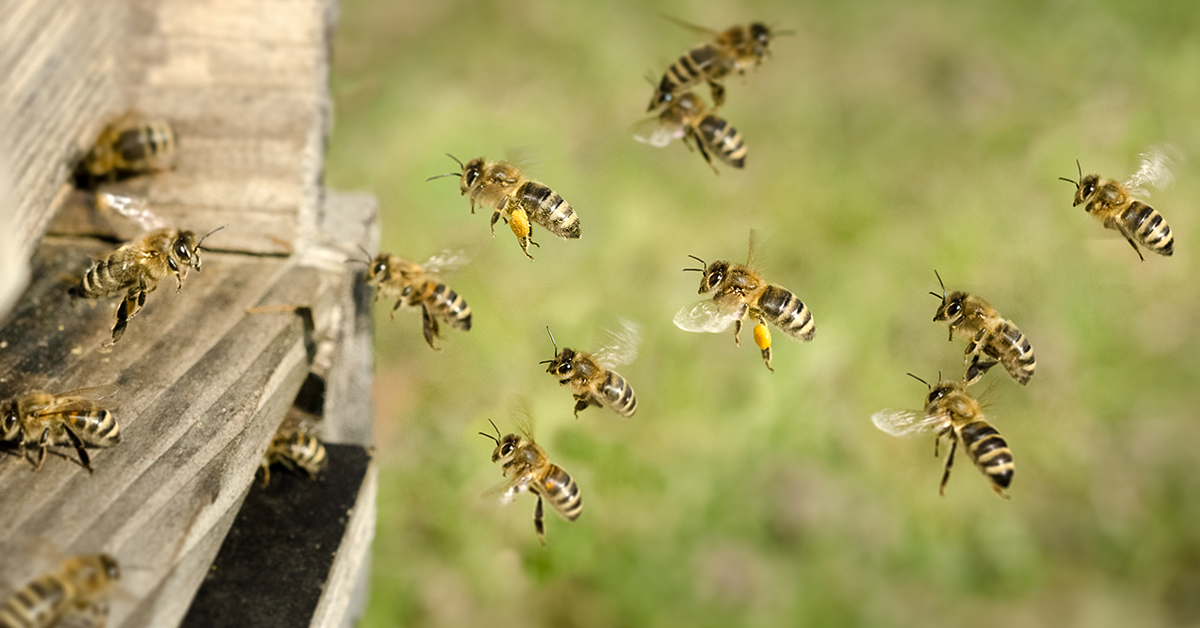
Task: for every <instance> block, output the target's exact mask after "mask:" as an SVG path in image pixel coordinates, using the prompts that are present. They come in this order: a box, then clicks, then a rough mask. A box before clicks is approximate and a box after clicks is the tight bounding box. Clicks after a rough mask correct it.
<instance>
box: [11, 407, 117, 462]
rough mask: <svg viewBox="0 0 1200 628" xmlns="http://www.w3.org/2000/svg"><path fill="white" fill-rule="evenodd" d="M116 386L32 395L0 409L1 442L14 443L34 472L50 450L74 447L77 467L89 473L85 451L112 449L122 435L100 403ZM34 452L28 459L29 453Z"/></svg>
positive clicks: (110, 414) (88, 460) (115, 420)
mask: <svg viewBox="0 0 1200 628" xmlns="http://www.w3.org/2000/svg"><path fill="white" fill-rule="evenodd" d="M116 390H117V389H116V387H115V386H96V387H94V388H80V389H79V390H72V391H70V392H65V393H62V394H58V395H51V394H49V393H44V392H41V391H32V392H29V393H26V394H24V395H21V396H19V397H14V398H12V399H9V400H8V401H6V402H4V403H3V405H0V420H3V422H4V423H3V425H0V428H2V429H0V440H4V441H8V442H11V443H16V444H17V445H18V447H20V450H21V455H22V457H24V458H25V459H26V460H28V461H29V463H30V464H32V465H33V470H34V471H37V470H38V469H41V468H42V463H43V462H45V460H46V452H47V450H48V448H50V447H74V448H75V451H76V453H77V454H78V455H79V463H80V464H81V465H83V467H84V468H86V469H87V470H88V473H92V462H91V459H90V458H89V457H88V453H87V448H94V447H111V446H113V445H115V444H117V443H119V442H121V431H120V428H119V427H118V425H117V419H116V417H114V416H113V414H112V412H109V411H108V410H107V409H105V407H104V405H102V404H100V403H99V401H100V400H101V399H103V398H105V397H107V396H109V395H111V394H113V393H114V392H116ZM30 449H35V450H37V455H36V457H34V458H30V454H29V450H30Z"/></svg>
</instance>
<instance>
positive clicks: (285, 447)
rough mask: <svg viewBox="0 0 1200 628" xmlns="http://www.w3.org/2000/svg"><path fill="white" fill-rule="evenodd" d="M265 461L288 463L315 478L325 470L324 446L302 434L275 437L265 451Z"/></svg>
mask: <svg viewBox="0 0 1200 628" xmlns="http://www.w3.org/2000/svg"><path fill="white" fill-rule="evenodd" d="M267 461H268V462H269V463H271V462H280V463H283V464H289V463H290V464H292V465H295V466H296V467H298V468H300V469H302V470H303V471H304V472H305V473H307V474H308V475H309V476H312V477H316V476H317V474H318V473H320V472H321V470H322V469H324V468H325V445H323V444H321V440H320V439H318V438H317V437H316V436H313V435H311V434H306V433H304V432H293V433H291V434H288V435H287V436H276V437H275V439H274V440H273V441H271V446H270V448H268V449H267Z"/></svg>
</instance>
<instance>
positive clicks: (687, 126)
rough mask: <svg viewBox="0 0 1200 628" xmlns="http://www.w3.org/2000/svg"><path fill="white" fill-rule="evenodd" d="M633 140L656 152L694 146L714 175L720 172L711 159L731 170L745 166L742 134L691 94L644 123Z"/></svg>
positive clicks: (744, 148) (681, 97)
mask: <svg viewBox="0 0 1200 628" xmlns="http://www.w3.org/2000/svg"><path fill="white" fill-rule="evenodd" d="M633 137H634V139H635V140H637V141H639V142H642V143H643V144H649V145H651V146H654V147H657V148H664V147H666V146H667V145H668V144H670V143H671V142H672V141H674V140H677V139H682V140H683V143H684V145H686V146H687V147H688V148H689V149H691V148H692V146H693V145H695V147H696V148H697V149H698V150H699V151H700V156H701V157H703V158H704V161H705V163H707V164H708V165H709V166H710V167H712V169H713V172H716V173H717V174H720V172H719V171H718V170H717V166H716V165H715V164H713V160H712V157H711V156H710V155H715V156H716V158H717V159H719V160H721V162H722V163H724V164H726V165H729V166H732V167H734V168H742V167H744V166H745V165H746V144H745V143H744V142H743V141H742V134H741V133H739V132H738V130H737V129H735V128H733V125H732V124H729V123H728V122H726V121H725V119H724V118H721V117H720V116H718V115H717V113H716V110H713V109H709V108H708V107H707V106H706V105H705V104H704V102H703V101H702V100H700V98H699V97H697V96H696V95H695V94H693V93H692V92H686V93H684V94H682V95H680V96H679V98H676V99H675V100H674V101H673V102H671V103H670V104H669V105H667V106H666V107H665V108H664V109H663V110H662V112H661V113H659V114H658V116H657V117H655V118H649V119H647V120H644V121H643V122H642V123H641V124H639V125H638V127H637V129H636V131H635V133H634V136H633Z"/></svg>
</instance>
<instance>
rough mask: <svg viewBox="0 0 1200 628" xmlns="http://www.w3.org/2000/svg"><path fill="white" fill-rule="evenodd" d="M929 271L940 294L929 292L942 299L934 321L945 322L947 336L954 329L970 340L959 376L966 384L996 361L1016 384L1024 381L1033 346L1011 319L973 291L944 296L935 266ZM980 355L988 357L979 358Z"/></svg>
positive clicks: (1033, 366)
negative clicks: (966, 364)
mask: <svg viewBox="0 0 1200 628" xmlns="http://www.w3.org/2000/svg"><path fill="white" fill-rule="evenodd" d="M933 274H934V275H935V276H937V278H938V284H940V285H941V286H942V294H940V295H939V294H938V293H936V292H930V293H929V294H932V295H933V296H935V297H939V298H941V300H942V304H941V305H940V306H939V307H938V310H937V312H936V313H935V314H934V315H933V320H934V322H945V323H946V324H947V325H948V326H949V327H950V340H954V334H955V333H957V334H958V335H959V336H962V337H964V338H968V339H969V340H970V342H969V343H968V344H967V351H966V354H967V358H966V359H967V360H969V364H970V366H969V367H968V368H967V374H966V377H965V378H964V380H963V381H965V382H966V385H968V386H969V385H971V384H974V383H975V382H977V381H979V378H980V377H983V374H984V373H987V372H988V370H989V369H991V368H992V367H993V366H996V364H1003V365H1004V370H1006V371H1008V374H1009V375H1011V376H1012V378H1013V379H1015V380H1017V383H1018V384H1021V385H1022V386H1024V385H1025V384H1028V383H1029V379H1030V378H1031V377H1033V371H1034V369H1036V368H1037V358H1035V357H1034V356H1033V347H1032V346H1030V344H1029V340H1028V339H1026V338H1025V334H1023V333H1021V330H1020V329H1017V326H1016V325H1015V324H1013V322H1012V321H1010V320H1006V319H1003V318H1001V317H1000V314H998V313H997V312H996V310H995V308H993V307H992V306H991V305H988V302H987V301H984V300H983V299H981V298H979V297H977V296H975V295H972V294H968V293H966V292H962V291H955V292H951V293H950V294H949V296H947V295H946V284H944V283H942V276H941V275H938V274H937V271H936V270H935V271H933ZM984 356H986V358H990V359H981V358H982V357H984Z"/></svg>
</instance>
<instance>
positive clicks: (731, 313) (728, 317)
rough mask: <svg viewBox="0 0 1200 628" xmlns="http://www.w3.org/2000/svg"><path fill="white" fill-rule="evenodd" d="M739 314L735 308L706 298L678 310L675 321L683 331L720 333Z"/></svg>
mask: <svg viewBox="0 0 1200 628" xmlns="http://www.w3.org/2000/svg"><path fill="white" fill-rule="evenodd" d="M737 314H738V311H737V309H735V308H732V307H729V306H723V305H721V304H720V303H717V302H716V301H713V300H712V299H705V300H703V301H700V302H699V303H696V304H694V305H689V306H686V307H684V308H683V309H681V310H679V311H678V312H676V313H675V318H674V319H673V322H674V323H675V326H676V327H678V328H680V329H682V330H683V331H690V332H695V333H709V334H718V333H721V332H723V331H725V330H726V329H728V328H729V325H730V324H731V323H732V322H733V321H734V320H735V319H737Z"/></svg>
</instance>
